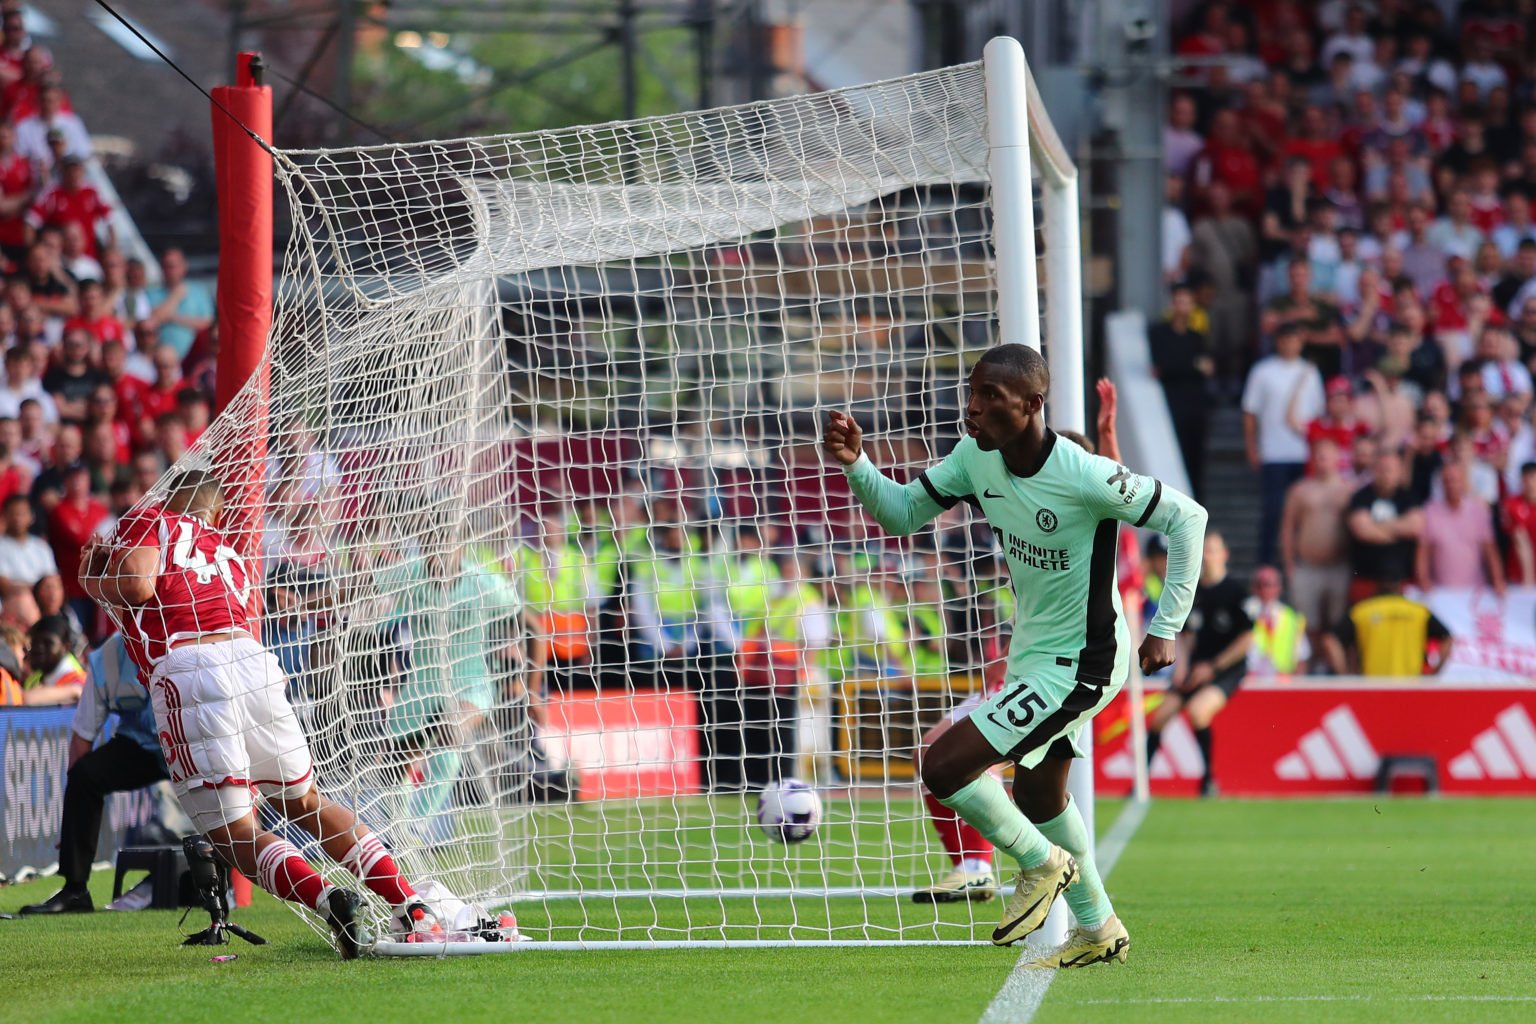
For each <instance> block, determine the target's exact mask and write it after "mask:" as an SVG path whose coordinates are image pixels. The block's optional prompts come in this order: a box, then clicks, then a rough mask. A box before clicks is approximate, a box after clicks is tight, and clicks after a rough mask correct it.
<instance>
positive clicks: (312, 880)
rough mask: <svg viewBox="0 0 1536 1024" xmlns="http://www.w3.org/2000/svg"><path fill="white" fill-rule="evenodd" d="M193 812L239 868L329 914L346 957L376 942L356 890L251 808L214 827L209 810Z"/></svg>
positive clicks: (264, 885)
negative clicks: (334, 881)
mask: <svg viewBox="0 0 1536 1024" xmlns="http://www.w3.org/2000/svg"><path fill="white" fill-rule="evenodd" d="M189 810H191V809H190V808H189ZM192 817H193V820H194V821H198V827H199V828H202V829H203V830H204V834H205V835H207V837H208V840H209V842H211V843H213V845H214V848H215V849H217V850H218V851H219V854H220V856H222V857H223V858H224V859H225V860H226V861H228V862H229V863H231V864H233V865H234V866H235V867H236V868H238V869H239V870H240V873H241V874H243V875H245V876H246V877H247V878H253V879H255V880H256V882H257V884H259V885H260V886H261V887H262V888H263V889H265V890H267V892H269V893H271V894H272V895H274V896H276V897H277V898H278V899H281V900H287V901H289V902H290V903H300V904H303V905H304V906H306V907H308V908H309V909H311V910H313V911H315V912H316V913H317V914H319V915H320V916H321V917H323V918H325V920H326V923H327V924H329V925H330V926H331V933H332V934H333V935H335V937H336V947H337V949H338V950H340V952H341V958H342V959H343V960H353V959H356V958H357V956H358V954H359V953H360V952H361V951H362V950H363V949H364V948H366V947H367V946H368V945H369V944H370V943H371V942H372V936H371V935H369V934H368V931H367V930H366V928H364V926H363V923H362V921H361V920H359V918H358V907H359V902H358V898H357V894H356V893H354V892H352V891H350V890H348V889H339V888H337V887H335V886H333V885H331V884H330V883H329V882H327V881H326V880H325V878H324V877H323V876H322V875H321V874H320V872H318V871H316V870H315V869H314V866H313V865H311V864H310V863H309V861H307V860H305V859H304V857H303V856H302V855H301V854H300V853H299V851H298V849H297V848H296V847H295V846H294V845H293V844H292V843H290V842H288V841H287V840H286V839H283V838H281V837H280V836H277V835H275V834H273V833H271V832H268V831H267V830H266V829H264V828H262V827H261V826H260V825H259V824H258V823H257V821H256V815H255V814H254V813H253V812H247V813H246V814H245V815H244V816H243V817H240V818H238V819H236V820H235V821H233V822H230V823H228V824H225V825H216V826H214V827H211V828H210V827H207V823H206V821H201V820H199V819H201V818H205V817H206V815H199V814H197V813H194V814H193V815H192Z"/></svg>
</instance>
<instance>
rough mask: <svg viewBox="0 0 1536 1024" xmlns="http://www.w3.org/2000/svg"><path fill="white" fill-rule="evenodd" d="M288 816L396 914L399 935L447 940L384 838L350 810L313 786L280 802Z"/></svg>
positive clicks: (276, 801)
mask: <svg viewBox="0 0 1536 1024" xmlns="http://www.w3.org/2000/svg"><path fill="white" fill-rule="evenodd" d="M273 802H274V803H276V804H277V806H278V808H279V809H280V810H281V811H282V813H283V816H284V817H285V818H287V819H288V820H289V821H291V822H293V823H294V824H295V825H297V826H298V827H299V828H302V829H303V830H304V831H306V832H308V833H309V834H310V835H312V836H314V837H315V839H316V841H317V842H319V843H320V846H321V848H322V849H324V850H325V853H326V856H328V857H330V858H331V859H332V860H334V861H335V862H336V863H338V864H340V865H341V866H342V867H344V868H346V869H347V870H348V871H350V872H351V873H352V874H353V875H354V876H356V878H357V880H358V881H360V882H362V883H363V885H365V886H367V887H368V889H369V890H370V891H371V892H373V893H374V894H375V895H377V896H379V897H381V898H383V899H384V900H385V902H387V903H388V904H389V905H390V906H391V907H393V908H394V909H395V925H396V930H397V931H399V932H400V933H401V934H402V935H404V936H413V935H420V936H424V937H425V936H431V937H439V938H440V937H441V935H442V933H443V926H442V924H441V923H440V922H439V921H438V919H437V916H436V915H435V914H434V913H433V912H432V910H431V908H429V907H428V906H427V904H426V903H425V901H423V900H420V899H418V898H417V896H416V890H415V888H414V887H413V886H412V885H411V883H410V882H409V881H407V880H406V877H405V875H404V874H402V873H401V871H400V868H399V866H398V865H396V864H395V859H394V857H393V856H391V855H390V852H389V850H388V849H387V848H386V847H385V846H384V843H383V842H382V841H381V840H380V839H379V837H378V836H376V835H374V834H373V833H372V832H371V831H369V829H368V826H366V825H364V824H363V823H362V822H361V821H358V820H357V816H356V815H355V814H353V813H352V811H351V810H349V809H348V808H346V807H343V806H342V805H341V804H338V803H336V802H334V801H332V800H330V799H329V798H327V797H325V796H322V795H321V794H320V791H319V790H318V789H317V788H316V787H315V786H314V785H311V786H310V787H309V789H308V790H307V791H305V792H304V794H303V795H302V796H298V797H288V798H284V797H282V796H276V797H274V798H273Z"/></svg>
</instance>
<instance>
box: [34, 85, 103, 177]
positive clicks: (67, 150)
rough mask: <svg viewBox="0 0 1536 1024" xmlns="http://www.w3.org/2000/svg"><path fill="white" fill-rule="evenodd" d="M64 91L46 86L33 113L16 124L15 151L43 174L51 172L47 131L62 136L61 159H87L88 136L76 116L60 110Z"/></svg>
mask: <svg viewBox="0 0 1536 1024" xmlns="http://www.w3.org/2000/svg"><path fill="white" fill-rule="evenodd" d="M63 106H64V90H63V89H61V88H59V86H58V85H57V84H55V83H50V84H48V85H45V86H43V87H42V89H40V90H38V93H37V113H35V114H33V115H32V116H31V117H24V118H22V119H21V121H20V122H18V123H17V125H16V152H18V153H20V154H21V155H22V156H24V157H26V158H27V159H29V160H35V161H37V162H38V163H39V164H41V165H42V167H43V169H44V170H45V171H51V170H52V169H53V160H54V151H53V147H51V146H49V145H48V132H49V131H50V130H52V131H57V132H58V133H60V134H61V135H62V136H63V137H64V152H63V154H62V155H64V156H78V157H79V158H80V159H82V160H89V159H90V158H91V133H90V132H88V131H86V130H85V122H84V121H81V120H80V117H79V115H77V114H74V113H71V112H70V111H67V110H64V109H63Z"/></svg>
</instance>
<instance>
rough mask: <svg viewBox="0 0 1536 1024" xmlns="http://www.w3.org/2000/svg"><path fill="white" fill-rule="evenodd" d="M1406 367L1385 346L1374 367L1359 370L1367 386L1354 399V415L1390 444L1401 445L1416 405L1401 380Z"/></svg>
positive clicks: (1405, 440)
mask: <svg viewBox="0 0 1536 1024" xmlns="http://www.w3.org/2000/svg"><path fill="white" fill-rule="evenodd" d="M1399 337H1401V336H1399ZM1407 369H1408V367H1407V364H1406V362H1405V361H1404V360H1403V358H1402V357H1401V356H1400V355H1398V354H1396V353H1395V352H1392V351H1390V350H1389V351H1388V354H1387V355H1385V356H1383V357H1382V358H1381V360H1380V361H1379V362H1377V364H1376V366H1375V367H1373V368H1372V369H1369V370H1366V371H1365V373H1363V374H1361V376H1362V377H1363V378H1364V380H1365V383H1366V385H1367V389H1366V391H1365V393H1364V394H1362V395H1360V396H1358V397H1357V398H1356V399H1355V415H1356V416H1358V417H1359V418H1360V422H1361V423H1363V424H1365V428H1366V430H1367V431H1368V432H1370V433H1371V434H1373V435H1374V436H1375V437H1376V438H1377V440H1379V441H1380V442H1381V443H1382V444H1383V445H1386V446H1387V447H1390V448H1402V447H1403V445H1405V444H1407V443H1408V439H1409V437H1410V436H1411V435H1412V434H1413V421H1414V416H1415V415H1416V413H1417V407H1416V406H1415V403H1414V394H1415V392H1413V391H1412V390H1411V389H1410V385H1408V384H1407V383H1405V381H1404V374H1405V372H1406V371H1407Z"/></svg>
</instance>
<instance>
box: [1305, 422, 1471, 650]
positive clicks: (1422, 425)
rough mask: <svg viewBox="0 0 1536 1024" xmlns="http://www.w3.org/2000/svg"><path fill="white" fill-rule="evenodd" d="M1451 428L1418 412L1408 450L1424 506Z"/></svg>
mask: <svg viewBox="0 0 1536 1024" xmlns="http://www.w3.org/2000/svg"><path fill="white" fill-rule="evenodd" d="M1448 429H1449V427H1448V425H1447V424H1445V423H1442V422H1440V421H1439V420H1437V419H1436V418H1435V416H1434V414H1433V413H1431V412H1421V413H1419V418H1418V422H1417V424H1416V425H1415V426H1414V430H1413V444H1412V446H1411V447H1409V449H1408V460H1409V484H1408V487H1409V489H1410V490H1411V491H1412V492H1413V498H1414V500H1415V501H1417V502H1418V503H1419V504H1421V505H1422V504H1423V503H1424V502H1426V501H1428V500H1429V498H1430V494H1431V493H1432V492H1433V489H1434V481H1435V479H1436V477H1437V476H1438V475H1439V473H1440V467H1441V466H1443V465H1445V449H1446V447H1447V445H1448V443H1449V441H1450V438H1449V436H1448V435H1447V430H1448ZM1330 621H1331V620H1330Z"/></svg>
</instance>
